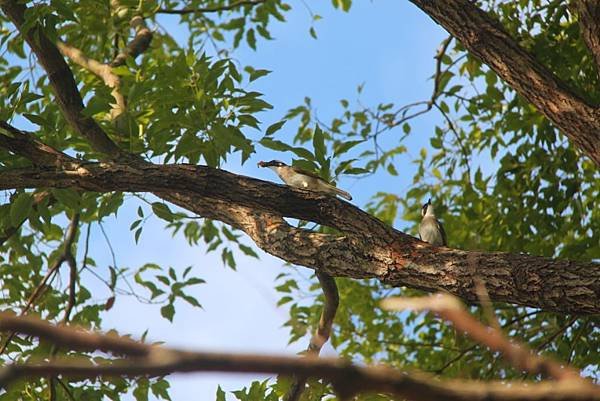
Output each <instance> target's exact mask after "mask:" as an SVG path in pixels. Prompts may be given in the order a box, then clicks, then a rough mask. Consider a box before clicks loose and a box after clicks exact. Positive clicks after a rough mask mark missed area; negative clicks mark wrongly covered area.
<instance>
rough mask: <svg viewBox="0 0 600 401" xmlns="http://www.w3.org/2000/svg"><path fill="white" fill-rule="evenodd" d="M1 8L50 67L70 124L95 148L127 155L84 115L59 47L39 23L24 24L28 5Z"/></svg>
mask: <svg viewBox="0 0 600 401" xmlns="http://www.w3.org/2000/svg"><path fill="white" fill-rule="evenodd" d="M0 8H2V11H3V12H4V13H5V14H6V16H7V17H8V18H10V20H11V21H12V23H13V24H14V25H15V26H16V27H17V29H18V30H19V31H20V32H21V35H23V37H24V38H25V40H26V41H27V43H28V44H29V47H30V48H31V49H32V50H33V52H34V53H35V55H36V56H37V58H38V60H39V61H40V64H41V65H42V67H44V69H45V70H46V73H47V74H48V79H49V81H50V85H51V86H52V88H53V90H54V95H55V96H56V99H57V101H58V105H59V106H60V109H61V111H62V113H63V115H64V117H65V118H66V119H67V121H68V122H69V124H70V125H71V126H72V127H73V128H74V129H75V131H76V132H77V133H78V134H79V135H81V136H82V137H84V138H86V139H87V140H88V141H89V143H90V145H91V146H92V148H93V149H94V150H96V151H98V152H100V153H104V154H105V155H107V156H109V157H110V158H113V159H117V158H119V157H124V156H125V154H124V153H123V152H122V151H121V150H120V149H119V147H118V146H117V145H116V144H115V143H114V142H113V141H112V139H110V138H109V137H108V135H107V134H106V133H105V132H104V130H102V128H101V127H100V126H99V125H98V123H96V121H94V119H93V118H91V117H88V116H85V115H84V114H83V108H84V107H83V100H82V98H81V94H80V93H79V90H78V89H77V84H76V83H75V79H74V78H73V73H72V72H71V69H70V68H69V66H68V65H67V63H66V62H65V60H64V59H63V57H62V55H61V54H60V52H59V51H58V49H57V48H56V46H55V45H54V44H53V43H52V42H51V41H50V40H49V39H48V37H47V36H46V35H45V34H44V32H43V30H42V29H41V27H40V26H39V25H38V24H37V23H36V24H33V26H31V27H29V28H28V29H27V28H26V27H24V24H25V12H26V11H27V7H26V6H25V5H23V4H21V3H20V2H17V1H16V0H0Z"/></svg>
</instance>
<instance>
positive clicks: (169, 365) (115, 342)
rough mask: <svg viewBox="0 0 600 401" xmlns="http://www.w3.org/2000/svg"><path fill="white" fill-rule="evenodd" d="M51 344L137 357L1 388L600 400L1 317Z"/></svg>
mask: <svg viewBox="0 0 600 401" xmlns="http://www.w3.org/2000/svg"><path fill="white" fill-rule="evenodd" d="M7 328H9V329H11V330H16V331H18V332H20V333H23V334H29V335H34V336H37V337H40V338H45V339H47V340H49V341H51V342H52V343H54V344H57V345H66V346H69V348H70V349H82V350H88V351H94V350H104V351H110V352H114V353H120V354H124V355H128V356H130V357H135V358H133V359H132V358H127V359H124V360H115V361H113V362H112V363H108V364H91V363H83V362H75V361H69V360H66V361H50V362H43V363H37V364H34V363H27V364H11V365H7V366H5V367H3V368H2V369H1V370H0V387H6V386H7V385H8V384H10V383H11V382H12V381H14V380H16V379H18V378H29V379H31V378H34V377H45V376H48V375H53V376H55V375H69V376H73V377H78V378H95V377H100V376H141V375H151V376H155V375H166V374H170V373H174V372H241V373H271V374H281V375H285V376H292V375H298V376H306V377H311V378H321V379H323V380H326V381H328V382H330V383H332V385H333V387H334V389H335V390H336V392H337V393H338V396H339V397H340V398H341V399H350V398H351V397H352V396H354V395H356V394H359V393H369V392H377V393H387V394H391V395H395V396H398V397H402V398H404V399H408V400H414V401H433V400H436V401H437V400H452V401H463V400H464V401H467V400H469V401H479V400H481V401H483V400H487V401H495V400H498V401H499V400H505V401H513V400H515V401H516V400H521V401H529V400H531V401H533V400H537V401H541V400H548V401H551V400H552V401H563V400H565V401H566V400H572V401H584V400H585V401H587V400H589V401H598V400H600V390H599V389H598V387H597V386H594V385H592V384H590V383H588V382H586V381H583V380H566V381H563V382H559V383H542V384H529V385H522V384H520V383H510V384H508V385H507V384H506V383H497V382H496V383H493V382H492V383H476V382H468V381H457V380H454V381H438V380H436V379H435V378H433V377H431V376H427V375H424V374H421V373H406V372H399V371H396V370H394V369H390V368H388V367H385V366H375V367H359V366H354V365H351V364H350V363H348V362H346V361H343V360H336V359H318V358H298V357H283V356H262V355H252V354H238V355H234V354H218V353H209V352H189V351H180V350H177V349H169V348H163V347H157V346H151V345H147V344H142V343H138V342H135V341H132V340H130V339H127V338H121V337H116V336H105V335H101V334H94V333H89V332H84V331H79V330H74V329H70V328H66V327H56V326H51V325H49V324H48V323H45V322H43V321H40V320H37V319H32V318H18V317H14V316H10V315H7V314H5V313H2V314H0V329H2V330H6V329H7Z"/></svg>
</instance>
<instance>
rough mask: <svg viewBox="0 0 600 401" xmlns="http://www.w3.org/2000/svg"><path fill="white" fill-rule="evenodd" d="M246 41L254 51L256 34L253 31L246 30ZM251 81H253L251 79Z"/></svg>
mask: <svg viewBox="0 0 600 401" xmlns="http://www.w3.org/2000/svg"><path fill="white" fill-rule="evenodd" d="M246 41H247V42H248V45H249V46H250V47H251V48H252V49H254V50H256V34H255V33H254V29H248V32H246ZM251 81H253V80H252V79H251Z"/></svg>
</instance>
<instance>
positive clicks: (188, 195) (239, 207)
mask: <svg viewBox="0 0 600 401" xmlns="http://www.w3.org/2000/svg"><path fill="white" fill-rule="evenodd" d="M40 187H43V188H48V187H50V188H67V187H70V188H78V189H82V190H88V191H98V192H108V191H125V192H153V193H155V194H156V195H158V196H159V197H161V198H163V199H165V200H167V201H169V202H172V203H174V204H177V205H179V206H181V207H183V208H185V209H187V210H190V211H192V212H194V213H197V214H198V215H200V216H204V217H207V218H211V219H215V220H219V221H223V222H225V223H227V224H229V225H231V226H233V227H236V228H238V229H241V230H243V231H244V232H245V233H247V234H248V235H249V236H250V237H251V238H252V239H253V240H254V241H255V242H256V244H257V245H258V246H259V247H260V248H262V249H263V250H265V251H266V252H268V253H270V254H272V255H275V256H277V257H279V258H281V259H283V260H285V261H287V262H290V263H294V264H297V265H301V266H306V267H309V268H312V269H316V270H319V271H322V272H325V273H327V274H329V275H331V276H334V277H352V278H377V279H379V280H381V281H382V282H383V283H385V284H389V285H392V286H409V287H412V288H419V289H423V290H426V291H438V290H444V291H448V292H450V293H452V294H455V295H457V296H459V297H461V298H463V299H465V300H466V301H468V302H476V301H477V293H476V291H475V280H476V279H477V278H480V279H482V280H483V281H484V282H485V283H486V286H487V288H488V291H489V293H490V298H491V299H492V300H494V301H502V302H511V303H516V304H520V305H527V306H531V307H537V308H543V309H546V310H551V311H560V312H567V313H588V314H590V313H591V314H596V313H600V266H598V265H597V264H594V263H586V262H571V261H566V260H554V259H549V258H543V257H537V256H530V255H521V254H518V255H517V254H508V253H501V252H468V251H463V250H458V249H450V248H437V247H433V246H430V245H428V244H426V243H424V242H421V241H419V240H418V239H416V238H414V237H412V236H410V235H407V234H405V233H403V232H400V231H397V230H394V229H393V228H392V227H389V226H387V225H385V224H384V223H383V222H381V221H379V220H378V219H376V218H374V217H373V216H370V215H369V214H367V213H366V212H364V211H362V210H360V209H359V208H357V207H355V206H353V205H351V204H349V203H347V202H344V201H341V200H339V199H336V198H332V197H329V196H324V195H319V194H316V193H311V192H307V191H303V190H298V189H293V188H289V187H285V186H282V185H276V184H272V183H269V182H266V181H261V180H257V179H253V178H249V177H244V176H239V175H235V174H232V173H228V172H226V171H223V170H217V169H212V168H209V167H204V166H193V165H164V166H163V165H153V164H146V163H138V164H136V163H129V164H119V163H85V164H81V165H79V166H77V165H72V166H70V167H69V166H65V167H64V169H62V170H61V171H57V170H56V168H55V167H48V168H44V167H41V168H35V169H16V170H10V171H4V172H1V173H0V189H14V188H40ZM283 217H292V218H297V219H302V220H308V221H314V222H317V223H320V224H323V225H327V226H330V227H333V228H335V229H337V230H339V231H340V235H339V236H336V235H331V234H320V233H315V232H311V231H308V230H303V229H298V228H295V227H293V226H291V225H289V224H288V223H287V222H286V221H285V220H284V219H283Z"/></svg>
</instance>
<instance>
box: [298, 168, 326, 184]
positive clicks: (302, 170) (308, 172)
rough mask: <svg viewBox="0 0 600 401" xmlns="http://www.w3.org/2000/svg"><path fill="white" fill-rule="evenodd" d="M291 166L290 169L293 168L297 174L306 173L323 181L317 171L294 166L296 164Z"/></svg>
mask: <svg viewBox="0 0 600 401" xmlns="http://www.w3.org/2000/svg"><path fill="white" fill-rule="evenodd" d="M291 168H292V170H294V171H295V172H296V173H298V174H304V175H307V176H309V177H313V178H317V179H319V180H321V181H325V180H324V179H323V178H321V176H319V175H318V174H317V173H314V172H312V171H308V170H304V169H303V168H300V167H296V166H291Z"/></svg>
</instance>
